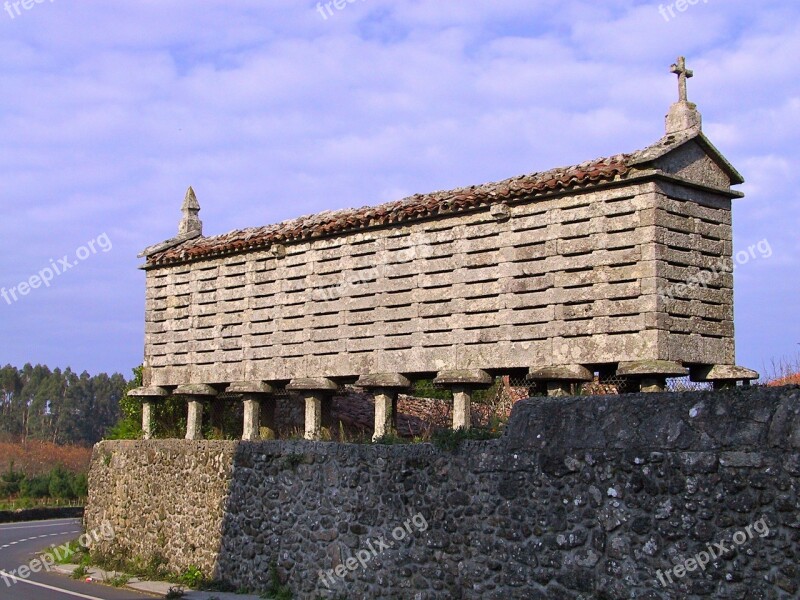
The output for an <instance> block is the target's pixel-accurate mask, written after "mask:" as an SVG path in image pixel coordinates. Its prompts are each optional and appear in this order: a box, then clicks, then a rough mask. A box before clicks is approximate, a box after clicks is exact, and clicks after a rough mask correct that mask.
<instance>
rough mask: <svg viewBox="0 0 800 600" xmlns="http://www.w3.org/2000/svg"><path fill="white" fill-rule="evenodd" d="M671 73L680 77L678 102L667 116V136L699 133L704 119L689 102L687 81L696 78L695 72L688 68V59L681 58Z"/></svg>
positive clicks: (695, 106) (671, 107) (673, 66)
mask: <svg viewBox="0 0 800 600" xmlns="http://www.w3.org/2000/svg"><path fill="white" fill-rule="evenodd" d="M670 72H671V73H675V74H676V75H677V76H678V101H677V102H676V103H674V104H673V105H672V106H670V108H669V113H668V114H667V135H670V134H675V133H682V132H687V131H692V130H695V131H697V132H699V131H700V130H701V129H702V127H703V117H702V116H701V115H700V112H699V111H698V110H697V105H696V104H694V103H692V102H689V97H688V93H687V90H686V81H687V80H688V79H690V78H691V77H694V71H691V70H689V69H687V68H686V57H684V56H679V57H678V60H677V62H676V63H675V64H674V65H672V67H670Z"/></svg>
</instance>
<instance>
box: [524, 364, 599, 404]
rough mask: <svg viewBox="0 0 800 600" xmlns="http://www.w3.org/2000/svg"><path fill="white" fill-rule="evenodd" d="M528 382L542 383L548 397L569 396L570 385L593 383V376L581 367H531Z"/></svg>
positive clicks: (570, 392)
mask: <svg viewBox="0 0 800 600" xmlns="http://www.w3.org/2000/svg"><path fill="white" fill-rule="evenodd" d="M527 379H528V381H534V382H542V383H544V384H545V385H546V387H547V395H548V396H550V397H559V396H571V395H572V385H573V384H575V383H583V382H586V381H593V380H594V374H593V373H592V372H591V371H590V370H589V369H587V368H586V367H584V366H582V365H562V366H558V367H544V368H541V369H537V368H535V367H531V369H530V371H529V372H528V377H527Z"/></svg>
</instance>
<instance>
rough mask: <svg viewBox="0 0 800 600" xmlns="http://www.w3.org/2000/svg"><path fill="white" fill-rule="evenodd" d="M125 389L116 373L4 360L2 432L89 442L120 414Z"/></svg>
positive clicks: (11, 435)
mask: <svg viewBox="0 0 800 600" xmlns="http://www.w3.org/2000/svg"><path fill="white" fill-rule="evenodd" d="M124 389H125V378H124V377H123V376H122V375H119V374H114V375H111V376H109V375H107V374H105V373H101V374H99V375H96V376H94V377H91V376H90V375H89V374H88V373H86V372H85V371H84V372H83V373H81V374H77V373H75V372H73V371H72V370H71V369H65V370H64V371H61V370H60V369H54V370H52V371H51V370H50V369H49V368H48V367H46V366H43V365H36V366H32V365H30V364H26V365H25V366H24V367H22V369H18V368H16V367H13V366H11V365H6V366H5V367H2V368H0V436H2V437H5V438H7V439H10V440H15V441H21V442H23V443H24V442H25V441H27V440H42V441H47V442H52V443H54V444H75V445H84V446H89V445H92V444H94V443H95V442H98V441H100V439H101V438H102V436H103V433H104V432H105V430H106V429H107V428H109V427H110V426H111V425H113V424H114V423H116V422H117V420H118V419H119V415H120V399H121V398H122V395H123V391H124Z"/></svg>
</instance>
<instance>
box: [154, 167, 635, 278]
mask: <svg viewBox="0 0 800 600" xmlns="http://www.w3.org/2000/svg"><path fill="white" fill-rule="evenodd" d="M635 156H637V155H636V154H618V155H615V156H611V157H607V158H599V159H596V160H592V161H587V162H583V163H581V164H579V165H575V166H571V167H560V168H556V169H551V170H549V171H543V172H539V173H532V174H529V175H518V176H515V177H511V178H509V179H505V180H502V181H499V182H493V183H485V184H481V185H473V186H469V187H462V188H456V189H453V190H446V191H437V192H431V193H428V194H415V195H413V196H409V197H407V198H404V199H403V200H395V201H393V202H387V203H385V204H380V205H377V206H364V207H362V208H356V209H352V208H351V209H341V210H327V211H322V212H319V213H316V214H313V215H306V216H302V217H298V218H295V219H289V220H286V221H282V222H280V223H276V224H273V225H267V226H263V227H251V228H248V229H240V230H235V231H231V232H229V233H226V234H222V235H217V236H213V237H199V238H195V239H192V240H189V241H185V242H182V243H180V244H178V245H176V246H174V247H172V248H169V249H166V250H163V251H160V252H155V253H153V254H151V255H150V256H148V258H147V266H148V267H155V266H159V265H165V264H171V263H179V262H187V261H192V260H197V259H200V258H204V257H209V256H215V255H223V254H233V253H238V252H243V251H248V250H255V249H261V248H268V247H269V246H271V245H273V244H278V243H286V242H292V241H298V240H305V239H311V238H319V237H326V236H332V235H342V234H345V233H349V232H352V231H358V230H362V229H367V228H372V227H384V226H387V225H391V224H394V223H401V222H408V221H415V220H418V219H423V218H429V217H433V216H436V215H439V214H442V215H444V214H450V213H454V212H460V211H464V210H471V209H476V208H479V207H488V206H491V205H493V204H501V203H503V202H514V201H519V200H522V199H525V198H530V197H532V196H535V195H540V194H546V193H551V192H556V191H559V190H569V189H572V188H576V187H579V186H588V185H594V184H597V183H600V182H603V181H611V180H613V179H615V178H617V177H624V176H626V175H627V174H628V173H629V171H630V170H631V168H632V166H633V165H632V163H633V162H634V161H633V160H632V159H633V158H634V157H635Z"/></svg>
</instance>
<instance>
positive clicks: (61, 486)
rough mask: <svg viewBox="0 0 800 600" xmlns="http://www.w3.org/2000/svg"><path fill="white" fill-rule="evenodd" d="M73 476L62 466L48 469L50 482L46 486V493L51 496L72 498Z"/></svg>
mask: <svg viewBox="0 0 800 600" xmlns="http://www.w3.org/2000/svg"><path fill="white" fill-rule="evenodd" d="M73 477H74V476H72V475H71V474H70V473H67V471H65V470H64V467H62V466H58V467H56V468H55V469H53V470H52V471H50V483H49V484H48V486H47V489H48V495H49V496H50V497H51V498H74V497H75V495H74V492H73V485H72V480H73Z"/></svg>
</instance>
